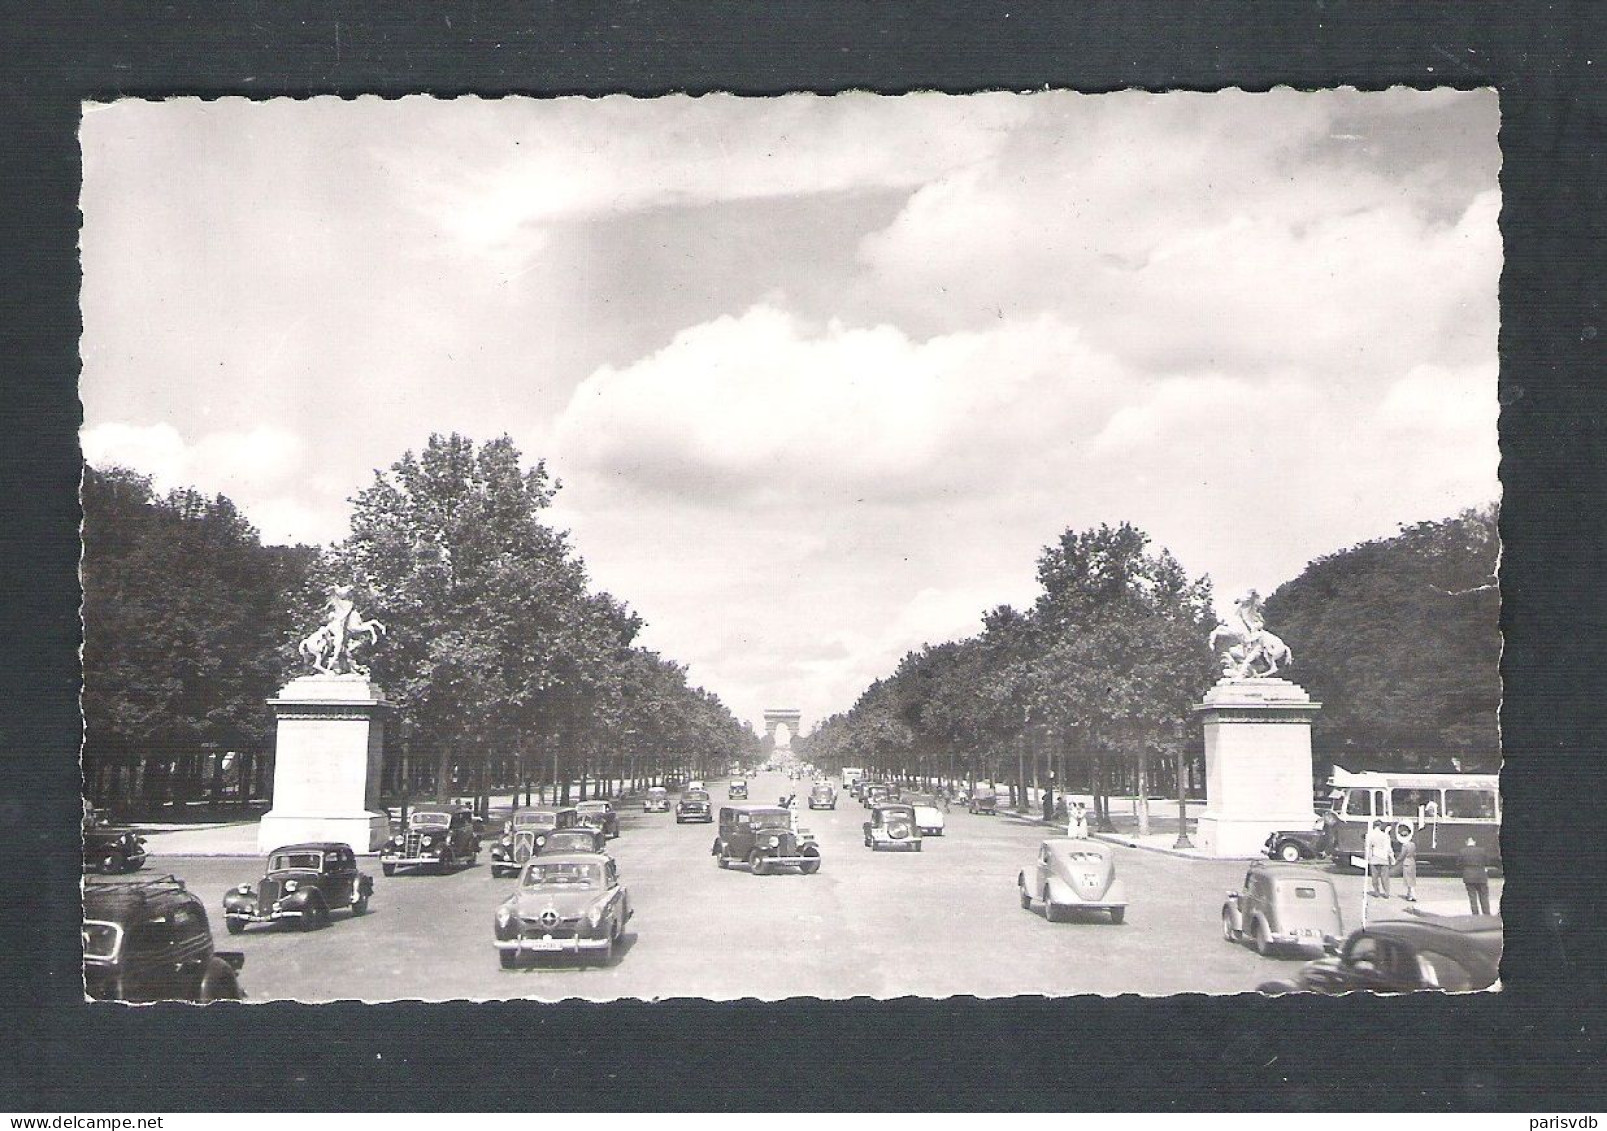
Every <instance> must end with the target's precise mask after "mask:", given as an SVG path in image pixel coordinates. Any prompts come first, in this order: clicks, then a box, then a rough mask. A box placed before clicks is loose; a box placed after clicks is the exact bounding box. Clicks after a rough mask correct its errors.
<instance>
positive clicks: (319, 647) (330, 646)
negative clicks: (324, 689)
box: [298, 585, 385, 675]
mask: <svg viewBox="0 0 1607 1131" xmlns="http://www.w3.org/2000/svg"><path fill="white" fill-rule="evenodd" d="M351 592H352V590H351V586H349V585H338V586H336V587H335V588H334V589H332V590H330V593H329V599H328V600H327V601H326V602H324V609H325V611H326V612H327V613H328V619H327V620H325V622H324V623H323V624H321V625H319V626H318V628H317V630H316V631H314V632H313V633H312V634H311V635H310V636H308V637H307V638H306V639H305V640H303V641H302V642H301V643H300V645H299V646H298V650H299V651H300V653H301V654H302V655H303V656H305V657H307V659H308V660H310V661H311V662H312V666H313V667H314V668H315V669H316V670H318V671H320V672H322V673H324V674H325V675H344V674H345V673H347V672H352V673H354V674H356V675H367V674H368V669H367V668H366V667H364V666H363V665H362V664H359V663H358V662H357V661H356V660H355V659H354V658H353V656H352V646H353V644H354V643H356V641H354V639H353V637H355V636H359V635H363V634H367V636H368V643H369V645H370V646H373V645H374V644H377V643H378V642H379V638H380V637H381V636H382V635H384V633H385V626H384V624H382V623H381V622H379V621H377V620H366V619H364V617H363V615H362V614H361V613H359V612H358V611H357V608H356V606H355V605H354V604H353V602H352V599H351Z"/></svg>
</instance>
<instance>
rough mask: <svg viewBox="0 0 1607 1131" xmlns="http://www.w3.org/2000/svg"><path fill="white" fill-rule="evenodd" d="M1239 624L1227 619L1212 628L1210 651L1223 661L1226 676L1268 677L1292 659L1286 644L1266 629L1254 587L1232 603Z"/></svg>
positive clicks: (1259, 600) (1234, 677)
mask: <svg viewBox="0 0 1607 1131" xmlns="http://www.w3.org/2000/svg"><path fill="white" fill-rule="evenodd" d="M1233 607H1234V611H1235V612H1236V613H1237V614H1238V615H1237V619H1238V621H1239V623H1238V625H1232V624H1229V623H1227V622H1226V621H1224V622H1222V623H1221V624H1219V625H1217V626H1216V627H1215V628H1214V629H1212V630H1211V636H1210V645H1211V651H1213V652H1215V653H1217V656H1218V659H1220V660H1221V662H1222V674H1223V675H1224V676H1226V677H1227V678H1229V679H1267V678H1270V677H1272V676H1274V675H1276V674H1277V672H1278V669H1279V668H1280V667H1282V666H1283V665H1285V664H1288V663H1291V662H1292V661H1293V660H1294V653H1293V652H1291V651H1290V650H1289V645H1287V644H1285V643H1284V642H1283V640H1282V639H1281V638H1280V637H1279V636H1278V635H1277V634H1275V633H1272V632H1268V631H1267V630H1266V628H1265V627H1263V625H1264V623H1265V622H1264V621H1263V619H1262V605H1261V597H1260V595H1259V594H1257V593H1256V591H1255V590H1254V589H1252V590H1250V592H1249V593H1248V594H1246V595H1245V596H1244V597H1241V598H1240V599H1239V600H1238V601H1235V602H1234V606H1233Z"/></svg>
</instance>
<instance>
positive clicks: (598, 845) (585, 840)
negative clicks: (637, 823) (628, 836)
mask: <svg viewBox="0 0 1607 1131" xmlns="http://www.w3.org/2000/svg"><path fill="white" fill-rule="evenodd" d="M577 852H578V853H580V854H581V855H583V856H607V855H608V834H607V833H605V832H603V830H602V829H598V828H593V827H592V826H591V825H576V826H575V827H574V828H572V829H554V830H553V831H552V832H550V833H548V834H547V835H546V836H545V837H544V838H542V841H541V843H540V844H538V845H536V852H535V854H536V855H537V856H564V855H568V854H573V853H577Z"/></svg>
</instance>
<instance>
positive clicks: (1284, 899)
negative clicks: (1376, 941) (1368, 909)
mask: <svg viewBox="0 0 1607 1131" xmlns="http://www.w3.org/2000/svg"><path fill="white" fill-rule="evenodd" d="M1222 937H1223V938H1224V939H1226V940H1227V941H1228V942H1231V943H1237V942H1248V943H1250V944H1251V945H1253V946H1254V947H1255V949H1256V953H1258V954H1272V953H1274V952H1275V951H1286V950H1287V951H1302V952H1308V951H1316V952H1319V953H1320V952H1321V951H1323V950H1325V949H1328V948H1329V947H1333V946H1337V945H1338V943H1339V940H1341V939H1343V938H1344V937H1345V927H1344V921H1343V918H1342V917H1341V915H1340V912H1339V894H1338V893H1337V892H1336V891H1335V890H1334V881H1333V879H1332V877H1330V876H1327V875H1324V874H1323V873H1321V872H1318V871H1314V870H1313V869H1311V868H1309V867H1303V866H1301V865H1299V864H1275V863H1259V862H1258V863H1255V864H1252V865H1250V870H1249V871H1247V872H1245V874H1244V888H1243V890H1241V891H1230V892H1228V897H1227V900H1226V902H1224V903H1223V904H1222Z"/></svg>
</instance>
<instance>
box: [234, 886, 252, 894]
mask: <svg viewBox="0 0 1607 1131" xmlns="http://www.w3.org/2000/svg"><path fill="white" fill-rule="evenodd" d="M234 890H235V891H237V892H239V893H240V894H241V895H250V894H251V885H250V884H241V885H240V886H239V887H237V888H235V889H234Z"/></svg>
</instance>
